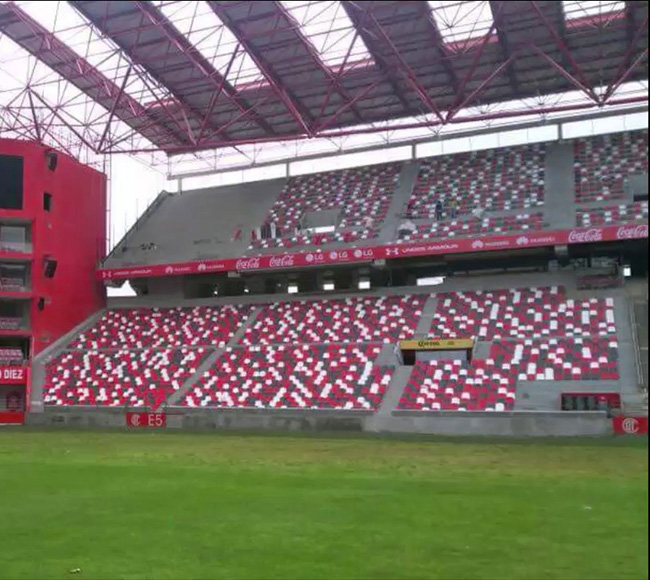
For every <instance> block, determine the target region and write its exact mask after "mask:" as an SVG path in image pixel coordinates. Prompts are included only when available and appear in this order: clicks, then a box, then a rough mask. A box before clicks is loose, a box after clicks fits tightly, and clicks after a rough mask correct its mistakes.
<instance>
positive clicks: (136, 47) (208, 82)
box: [71, 1, 277, 139]
mask: <svg viewBox="0 0 650 580" xmlns="http://www.w3.org/2000/svg"><path fill="white" fill-rule="evenodd" d="M71 4H72V5H73V6H74V7H75V8H76V9H77V10H78V11H79V12H80V13H81V14H83V15H84V16H85V17H86V18H87V19H88V20H90V21H91V22H92V23H93V24H94V25H95V26H96V27H97V28H98V29H99V30H100V31H101V32H102V33H103V34H105V35H106V36H108V37H109V38H110V39H111V40H112V41H113V42H115V44H117V45H118V46H119V47H120V48H121V49H122V50H123V51H124V52H125V53H126V54H127V55H128V57H129V58H130V59H131V60H132V61H133V62H134V63H136V64H138V65H140V66H142V67H143V68H144V69H145V70H146V71H147V73H148V74H150V75H151V76H152V78H154V79H156V81H157V82H158V83H159V84H160V85H162V86H164V87H166V88H167V89H169V91H170V93H171V94H172V95H174V97H175V98H176V99H177V100H178V106H179V107H181V108H183V109H184V111H185V114H186V117H187V119H188V122H189V123H190V125H191V126H192V127H193V129H194V130H195V131H199V130H200V129H199V128H200V127H202V126H203V124H204V122H205V124H206V126H207V127H208V128H209V131H208V134H211V136H213V137H216V136H221V137H226V138H232V139H245V138H256V137H271V136H273V135H274V134H275V131H274V129H273V127H272V126H271V125H270V123H269V122H268V121H267V120H266V118H267V117H273V115H274V114H275V113H276V112H277V104H274V103H270V104H269V95H268V92H267V91H265V90H264V89H262V90H261V91H256V92H255V93H254V94H251V95H250V97H252V99H249V95H248V94H247V95H246V98H244V96H242V95H241V94H240V93H238V92H237V91H235V89H234V87H233V86H232V85H231V84H230V83H229V82H227V81H226V79H225V78H224V77H223V76H222V75H221V74H220V73H219V72H218V71H217V70H216V69H215V68H214V67H213V65H212V64H211V63H210V62H208V61H207V59H206V58H205V57H204V56H203V55H202V54H201V53H200V52H199V51H198V50H196V48H195V47H194V46H193V45H192V44H190V42H189V41H188V40H187V38H186V37H185V36H183V34H181V33H180V31H179V30H178V29H176V28H175V27H174V25H173V24H172V23H171V22H170V21H169V20H168V19H167V18H166V16H165V15H164V14H163V13H162V12H161V11H160V10H158V9H157V8H156V7H155V6H154V5H153V4H151V3H150V2H131V1H120V2H108V1H105V2H97V1H93V2H71ZM265 93H266V94H265ZM226 126H227V127H228V129H224V127H226Z"/></svg>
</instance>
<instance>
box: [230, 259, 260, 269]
mask: <svg viewBox="0 0 650 580" xmlns="http://www.w3.org/2000/svg"><path fill="white" fill-rule="evenodd" d="M260 266H261V261H260V259H259V258H242V259H241V260H237V263H236V264H235V269H236V270H259V269H260Z"/></svg>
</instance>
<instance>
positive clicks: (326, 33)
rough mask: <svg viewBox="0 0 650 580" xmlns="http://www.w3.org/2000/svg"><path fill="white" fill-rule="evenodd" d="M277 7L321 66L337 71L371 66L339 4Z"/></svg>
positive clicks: (289, 1) (294, 2) (292, 1)
mask: <svg viewBox="0 0 650 580" xmlns="http://www.w3.org/2000/svg"><path fill="white" fill-rule="evenodd" d="M281 4H282V5H283V6H284V7H285V9H286V10H287V11H289V13H290V14H291V15H292V16H293V17H294V18H295V19H296V21H297V22H298V24H299V25H300V27H301V28H302V31H303V33H304V35H305V36H306V37H307V38H308V39H309V41H310V42H311V44H312V46H313V47H314V48H315V49H316V51H317V52H318V54H319V55H320V57H321V60H322V61H323V63H324V64H325V65H327V66H329V67H331V68H339V67H341V66H343V65H345V66H348V65H352V64H358V63H360V62H364V61H368V62H370V63H372V62H374V60H373V58H372V56H371V55H370V52H369V51H368V48H367V47H366V45H365V43H364V41H363V39H362V38H361V36H360V35H359V33H358V30H357V29H356V27H355V26H354V24H353V23H352V21H351V20H350V17H349V16H348V14H347V12H346V11H345V8H343V5H342V4H341V2H338V1H336V2H329V1H328V2H322V1H318V2H315V1H310V2H305V1H302V0H284V1H282V2H281Z"/></svg>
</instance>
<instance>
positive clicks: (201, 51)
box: [0, 0, 648, 153]
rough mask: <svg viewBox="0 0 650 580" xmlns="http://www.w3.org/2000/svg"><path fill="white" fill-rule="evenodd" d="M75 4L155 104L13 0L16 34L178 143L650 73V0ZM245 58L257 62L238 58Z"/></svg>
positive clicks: (495, 103)
mask: <svg viewBox="0 0 650 580" xmlns="http://www.w3.org/2000/svg"><path fill="white" fill-rule="evenodd" d="M69 4H70V5H72V6H73V7H74V8H75V9H76V10H77V11H78V13H79V14H80V15H81V16H82V17H83V18H84V22H85V23H87V24H88V25H89V26H91V25H92V26H93V30H94V31H95V32H96V33H97V34H98V35H101V37H102V40H105V41H106V42H107V43H110V46H114V47H115V49H116V50H117V51H120V52H121V55H122V56H123V57H124V60H125V61H126V62H127V63H128V66H129V67H132V68H133V74H134V75H139V76H140V77H142V80H143V81H144V80H146V81H147V83H149V82H151V83H152V84H155V86H156V91H155V93H152V95H153V96H152V100H151V102H148V101H144V100H141V101H140V102H136V101H135V100H133V99H131V98H130V97H129V95H128V93H127V92H125V91H122V93H120V86H119V82H115V81H111V80H109V79H107V78H106V77H105V75H103V74H102V73H101V72H100V71H98V70H97V69H95V68H93V67H92V66H90V65H89V64H88V63H87V62H86V61H85V60H84V59H83V58H81V57H80V56H79V54H78V53H76V52H75V51H73V50H72V49H70V48H69V47H67V46H66V45H65V44H63V43H62V42H61V41H59V40H57V38H56V37H55V36H54V35H52V34H51V33H50V32H49V31H48V30H46V29H45V28H44V27H42V26H40V25H39V24H38V23H36V22H34V21H33V20H32V19H30V18H29V16H27V15H25V13H24V11H21V9H20V7H19V6H18V5H17V4H16V3H13V2H9V3H2V4H0V31H3V32H5V33H6V34H7V35H8V36H9V37H10V38H12V39H13V40H14V41H15V42H17V43H18V44H19V45H20V46H21V47H23V48H24V49H25V50H27V51H28V52H29V53H31V54H33V55H34V56H36V58H38V59H39V60H40V61H42V62H43V63H45V64H46V65H48V66H49V67H50V68H52V69H53V70H54V71H56V72H57V73H58V74H59V75H61V76H62V77H63V78H65V79H67V80H69V81H70V82H71V83H73V84H74V85H75V86H76V87H77V88H78V89H79V90H81V91H83V92H84V93H86V94H87V95H89V96H90V97H91V98H92V99H94V100H95V101H96V102H98V103H99V104H101V105H102V106H103V107H104V108H105V109H107V110H109V111H112V114H114V115H115V117H116V118H118V119H120V120H121V121H124V122H125V123H127V124H128V125H129V126H130V127H131V128H132V129H134V130H135V131H137V132H138V133H140V134H141V135H142V136H144V137H145V138H146V139H147V140H149V141H151V143H153V144H154V146H155V147H158V148H159V149H161V150H164V151H166V152H167V153H194V152H196V151H199V150H201V149H214V148H221V147H227V146H229V145H230V146H234V145H248V144H258V143H266V142H270V141H280V140H282V141H289V140H293V139H302V138H305V137H328V138H331V137H332V136H333V135H334V136H337V135H338V136H342V137H346V136H349V135H350V134H353V133H354V132H355V131H356V132H362V131H365V130H367V131H379V130H388V129H389V125H390V124H391V122H392V121H397V122H396V123H393V124H392V126H393V127H394V126H395V125H399V124H400V123H402V126H403V127H410V126H412V125H414V124H417V123H420V124H421V125H418V126H426V127H427V130H428V129H429V128H431V127H432V125H438V126H445V125H447V126H448V125H449V124H450V123H454V122H458V123H461V122H465V121H467V120H471V121H472V122H473V121H474V120H475V119H482V120H483V119H484V118H485V117H489V115H491V114H495V115H497V114H498V115H507V114H508V110H509V107H510V109H512V107H513V106H515V105H516V107H515V108H517V111H515V112H514V114H516V115H521V116H523V115H527V114H528V110H529V108H531V114H532V113H534V112H535V111H534V110H532V109H535V108H536V111H537V112H538V113H539V114H545V113H546V110H547V109H545V107H551V106H552V105H555V104H556V103H557V104H558V106H559V105H560V104H563V103H564V101H562V97H563V96H564V95H571V94H573V95H574V96H575V94H576V93H577V94H579V95H582V96H583V97H584V99H586V102H587V105H586V106H588V107H602V106H604V105H607V104H610V102H609V100H610V99H611V97H612V95H616V94H617V93H616V90H617V88H618V87H620V86H621V85H622V84H623V83H630V82H632V81H647V79H648V62H647V55H648V27H647V19H648V2H647V1H629V2H624V3H621V2H604V3H602V6H603V7H602V8H600V9H599V10H592V9H591V8H589V9H586V8H585V7H586V6H587V5H589V6H591V5H592V4H594V3H584V7H583V6H582V5H581V3H580V2H571V3H567V2H562V1H560V0H531V1H523V0H522V1H520V0H516V1H513V0H509V1H503V0H491V1H486V0H480V1H476V0H472V1H471V2H461V1H460V0H452V1H450V2H447V3H442V2H437V1H435V2H434V1H431V2H429V1H425V0H385V1H364V2H356V1H349V0H342V1H341V2H338V1H337V2H330V1H329V0H328V1H327V2H323V3H322V4H323V7H325V6H326V5H327V7H328V10H331V11H332V14H334V13H335V14H336V15H337V16H336V18H333V19H332V24H331V27H330V29H328V28H327V19H326V18H325V19H324V20H323V18H322V15H321V16H320V17H318V13H317V9H318V4H314V3H311V2H307V1H303V0H299V1H297V2H296V3H295V4H294V5H293V7H292V5H291V4H288V3H287V2H280V1H272V0H258V1H254V2H251V1H243V0H230V1H226V0H207V1H204V0H201V1H200V3H199V4H196V3H194V2H187V1H186V0H179V1H177V2H159V1H157V2H149V1H136V0H119V1H106V0H104V1H101V0H99V1H92V2H90V1H71V2H69ZM567 5H570V14H571V17H569V15H568V14H567ZM193 6H194V8H195V9H194V10H193ZM300 6H302V7H303V8H304V7H305V6H307V8H305V9H304V10H300V9H298V10H297V9H296V7H298V8H299V7H300ZM314 11H315V13H316V16H317V18H316V21H317V24H318V26H319V27H320V28H319V31H320V32H319V34H321V35H324V36H325V38H327V36H328V35H329V34H332V35H333V37H334V38H344V43H343V45H342V46H347V47H349V48H347V50H346V51H343V50H342V48H341V46H338V47H335V48H334V50H335V52H336V54H335V58H334V57H331V55H327V54H325V53H324V52H323V47H324V46H325V47H327V46H329V45H330V44H332V43H331V42H328V41H327V40H323V38H322V37H321V38H320V39H318V38H317V37H318V34H317V35H316V36H315V35H314V22H310V23H306V22H304V21H300V22H299V21H298V20H297V18H300V17H301V15H303V16H304V15H305V14H308V13H309V14H312V13H314ZM192 14H194V15H195V16H194V17H193V16H192ZM197 14H198V15H199V17H196V15H197ZM178 15H180V16H181V17H183V18H189V22H188V21H187V20H186V21H184V22H182V21H179V19H178V18H177V16H178ZM187 15H190V16H187ZM201 15H202V16H201ZM208 16H209V18H207V17H208ZM305 18H306V17H305ZM305 18H303V20H305ZM318 18H320V20H319V19H318ZM197 19H198V20H202V22H196V23H195V20H197ZM342 23H344V24H342ZM195 25H196V26H198V30H197V29H196V28H195ZM351 26H352V28H351ZM214 27H216V29H215V31H214V34H212V28H214ZM337 35H338V36H337ZM220 38H224V41H223V43H221V41H220V40H219V39H220ZM193 42H194V44H193ZM220 43H221V44H220ZM334 44H336V42H334ZM360 46H362V47H363V51H361V52H359V50H358V47H360ZM330 48H331V47H330ZM211 51H212V52H211ZM343 52H345V53H346V54H343ZM360 55H361V56H360ZM233 63H234V64H233ZM238 63H239V64H238ZM241 63H245V65H246V67H247V71H248V72H247V73H246V74H244V75H239V74H238V73H237V72H236V71H233V70H231V68H230V67H231V66H233V67H237V66H242V64H241ZM242 79H243V80H242ZM118 95H121V96H120V98H119V99H117V96H118ZM160 95H165V97H164V98H163V97H161V96H160ZM645 95H646V97H645V98H646V101H647V87H646V88H645ZM572 98H573V97H572ZM636 98H637V99H639V98H640V97H638V95H637V97H636ZM513 103H514V104H515V105H513ZM549 103H551V104H550V105H549ZM583 105H584V103H583ZM577 108H578V107H576V109H577ZM404 119H408V120H404ZM400 120H401V121H400Z"/></svg>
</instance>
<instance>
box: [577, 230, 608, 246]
mask: <svg viewBox="0 0 650 580" xmlns="http://www.w3.org/2000/svg"><path fill="white" fill-rule="evenodd" d="M602 241H603V230H598V229H591V230H571V233H570V234H569V243H570V244H586V243H589V242H602Z"/></svg>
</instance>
